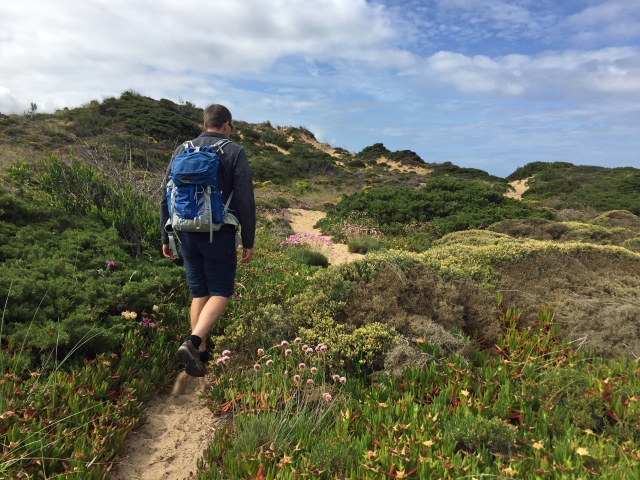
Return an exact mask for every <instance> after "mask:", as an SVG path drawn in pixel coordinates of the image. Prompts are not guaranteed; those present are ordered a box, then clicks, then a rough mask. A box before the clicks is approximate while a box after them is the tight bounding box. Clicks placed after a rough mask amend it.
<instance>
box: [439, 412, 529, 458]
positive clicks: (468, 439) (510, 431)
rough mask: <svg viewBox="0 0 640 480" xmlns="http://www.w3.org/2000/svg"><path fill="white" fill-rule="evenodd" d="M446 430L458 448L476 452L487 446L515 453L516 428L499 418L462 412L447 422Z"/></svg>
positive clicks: (491, 448) (499, 451) (495, 450)
mask: <svg viewBox="0 0 640 480" xmlns="http://www.w3.org/2000/svg"><path fill="white" fill-rule="evenodd" d="M444 432H445V433H446V434H448V435H450V436H451V438H452V440H453V442H454V443H455V444H456V449H457V450H464V451H466V452H469V453H471V454H476V453H478V451H479V450H480V449H481V448H482V447H485V448H487V449H489V451H491V452H493V453H500V454H502V455H513V454H514V453H515V448H514V447H515V442H516V436H517V433H516V430H515V428H513V427H511V426H509V425H506V424H505V423H503V422H502V421H501V420H500V419H499V418H492V419H488V418H484V417H482V416H479V415H478V416H475V415H469V413H468V412H465V413H464V414H463V413H462V412H461V413H460V414H459V415H456V416H454V417H453V418H452V419H450V420H449V421H447V422H446V423H445V425H444Z"/></svg>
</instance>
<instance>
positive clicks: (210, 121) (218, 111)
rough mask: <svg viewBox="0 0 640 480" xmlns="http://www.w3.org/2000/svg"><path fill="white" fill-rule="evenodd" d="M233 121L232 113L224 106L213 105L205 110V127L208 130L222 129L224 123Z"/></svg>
mask: <svg viewBox="0 0 640 480" xmlns="http://www.w3.org/2000/svg"><path fill="white" fill-rule="evenodd" d="M230 121H231V112H230V111H229V109H228V108H227V107H225V106H224V105H219V104H217V103H213V104H211V105H209V106H208V107H207V108H205V109H204V125H205V127H208V128H220V127H222V125H223V124H224V122H230Z"/></svg>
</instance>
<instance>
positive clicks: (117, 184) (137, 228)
mask: <svg viewBox="0 0 640 480" xmlns="http://www.w3.org/2000/svg"><path fill="white" fill-rule="evenodd" d="M130 173H131V172H130ZM9 176H10V177H11V178H12V179H13V180H14V182H15V183H16V184H17V185H19V186H20V187H21V188H24V189H26V190H27V191H28V192H30V193H31V194H32V195H39V196H41V197H44V198H45V199H46V201H47V202H48V203H50V204H52V205H55V206H57V207H60V208H62V209H64V210H65V211H66V212H67V213H68V214H70V215H73V216H80V217H88V218H91V219H93V220H96V221H98V222H100V223H101V224H102V225H104V226H105V227H107V228H109V227H114V228H115V229H116V230H117V232H118V234H119V235H120V236H121V238H123V239H124V240H125V241H126V242H127V243H128V244H129V247H130V249H131V251H132V253H133V254H134V255H135V256H137V257H140V256H141V255H142V252H143V251H144V250H155V251H156V252H158V251H160V213H159V207H158V205H159V200H160V198H159V196H158V195H157V194H155V195H154V194H153V193H152V187H151V186H150V185H147V184H144V183H142V184H140V183H136V182H134V181H133V179H132V178H131V177H129V178H127V177H125V176H122V175H121V174H120V175H116V176H106V175H105V174H103V173H102V172H99V171H97V170H95V169H94V168H92V167H90V166H88V165H86V164H84V163H81V162H79V161H77V160H76V159H75V158H74V157H73V156H72V158H71V160H70V161H68V162H67V161H64V160H62V159H61V158H58V157H56V156H51V157H50V158H49V159H48V160H46V161H43V162H40V163H39V164H38V165H37V166H35V167H33V166H29V165H27V164H26V163H25V164H23V165H21V166H18V167H12V168H10V169H9Z"/></svg>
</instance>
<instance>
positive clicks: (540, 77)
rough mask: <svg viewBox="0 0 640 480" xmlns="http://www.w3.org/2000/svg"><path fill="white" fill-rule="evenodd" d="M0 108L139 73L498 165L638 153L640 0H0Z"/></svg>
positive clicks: (105, 92) (431, 155)
mask: <svg viewBox="0 0 640 480" xmlns="http://www.w3.org/2000/svg"><path fill="white" fill-rule="evenodd" d="M0 26H1V28H0V112H2V113H5V114H6V113H22V112H24V111H25V110H27V109H28V108H29V105H30V104H31V102H35V103H36V104H37V106H38V111H39V112H52V111H54V110H56V109H59V108H63V107H65V106H68V107H70V108H71V107H76V106H80V105H82V104H84V103H87V102H89V101H90V100H93V99H97V100H101V99H103V98H106V97H109V96H118V95H119V94H120V93H122V92H123V91H125V90H129V89H133V90H135V91H137V92H139V93H141V94H143V95H146V96H149V97H152V98H156V99H160V98H169V99H171V100H174V101H187V100H188V101H191V102H193V103H195V104H196V105H197V106H200V107H205V106H206V105H208V104H210V103H222V104H224V105H226V106H227V107H229V109H230V110H231V112H232V114H233V116H234V118H236V119H240V120H245V121H248V122H252V123H253V122H263V121H266V120H269V121H270V122H271V123H272V125H279V126H304V127H306V128H308V129H309V130H311V131H312V132H313V133H314V134H315V135H316V138H318V140H320V141H323V142H328V143H330V144H331V145H332V146H334V147H336V146H339V147H342V148H346V149H347V150H349V151H352V152H358V151H360V150H362V148H364V147H366V146H368V145H372V144H374V143H379V142H381V143H384V145H385V146H386V147H387V148H389V149H390V150H413V151H415V152H416V153H418V155H420V156H421V157H422V158H423V159H424V160H425V161H426V162H437V163H441V162H445V161H450V162H452V163H454V164H456V165H459V166H462V167H473V168H480V169H482V170H486V171H488V172H489V173H491V174H494V175H499V176H506V175H508V174H509V173H511V172H513V171H514V170H515V169H516V168H517V167H518V166H523V165H525V164H527V163H529V162H532V161H549V162H552V161H568V162H572V163H575V164H581V165H600V166H606V167H619V166H635V167H638V168H640V0H420V1H417V0H416V1H414V0H380V1H378V0H374V1H365V0H234V1H220V0H218V1H212V0H181V1H180V2H176V1H175V0H153V1H148V0H47V1H45V0H21V1H20V2H17V1H5V2H2V3H0Z"/></svg>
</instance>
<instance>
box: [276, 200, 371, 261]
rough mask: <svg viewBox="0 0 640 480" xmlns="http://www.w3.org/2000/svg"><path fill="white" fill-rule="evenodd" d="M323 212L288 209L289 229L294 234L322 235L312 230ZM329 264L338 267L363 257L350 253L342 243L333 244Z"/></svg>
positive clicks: (314, 229) (316, 230) (323, 215)
mask: <svg viewBox="0 0 640 480" xmlns="http://www.w3.org/2000/svg"><path fill="white" fill-rule="evenodd" d="M325 216H326V214H325V213H324V212H316V211H315V210H303V209H301V208H290V209H289V215H288V220H289V221H290V222H291V228H292V229H293V231H294V232H295V233H313V234H315V235H322V233H321V232H320V230H319V229H317V228H313V226H314V225H315V224H316V222H317V221H318V220H320V219H321V218H324V217H325ZM328 257H329V263H330V264H331V265H340V264H341V263H345V262H353V261H354V260H359V259H361V258H363V257H364V255H361V254H359V253H350V252H349V249H348V248H347V246H346V245H345V244H343V243H334V244H333V246H332V247H331V250H330V251H329V255H328Z"/></svg>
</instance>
